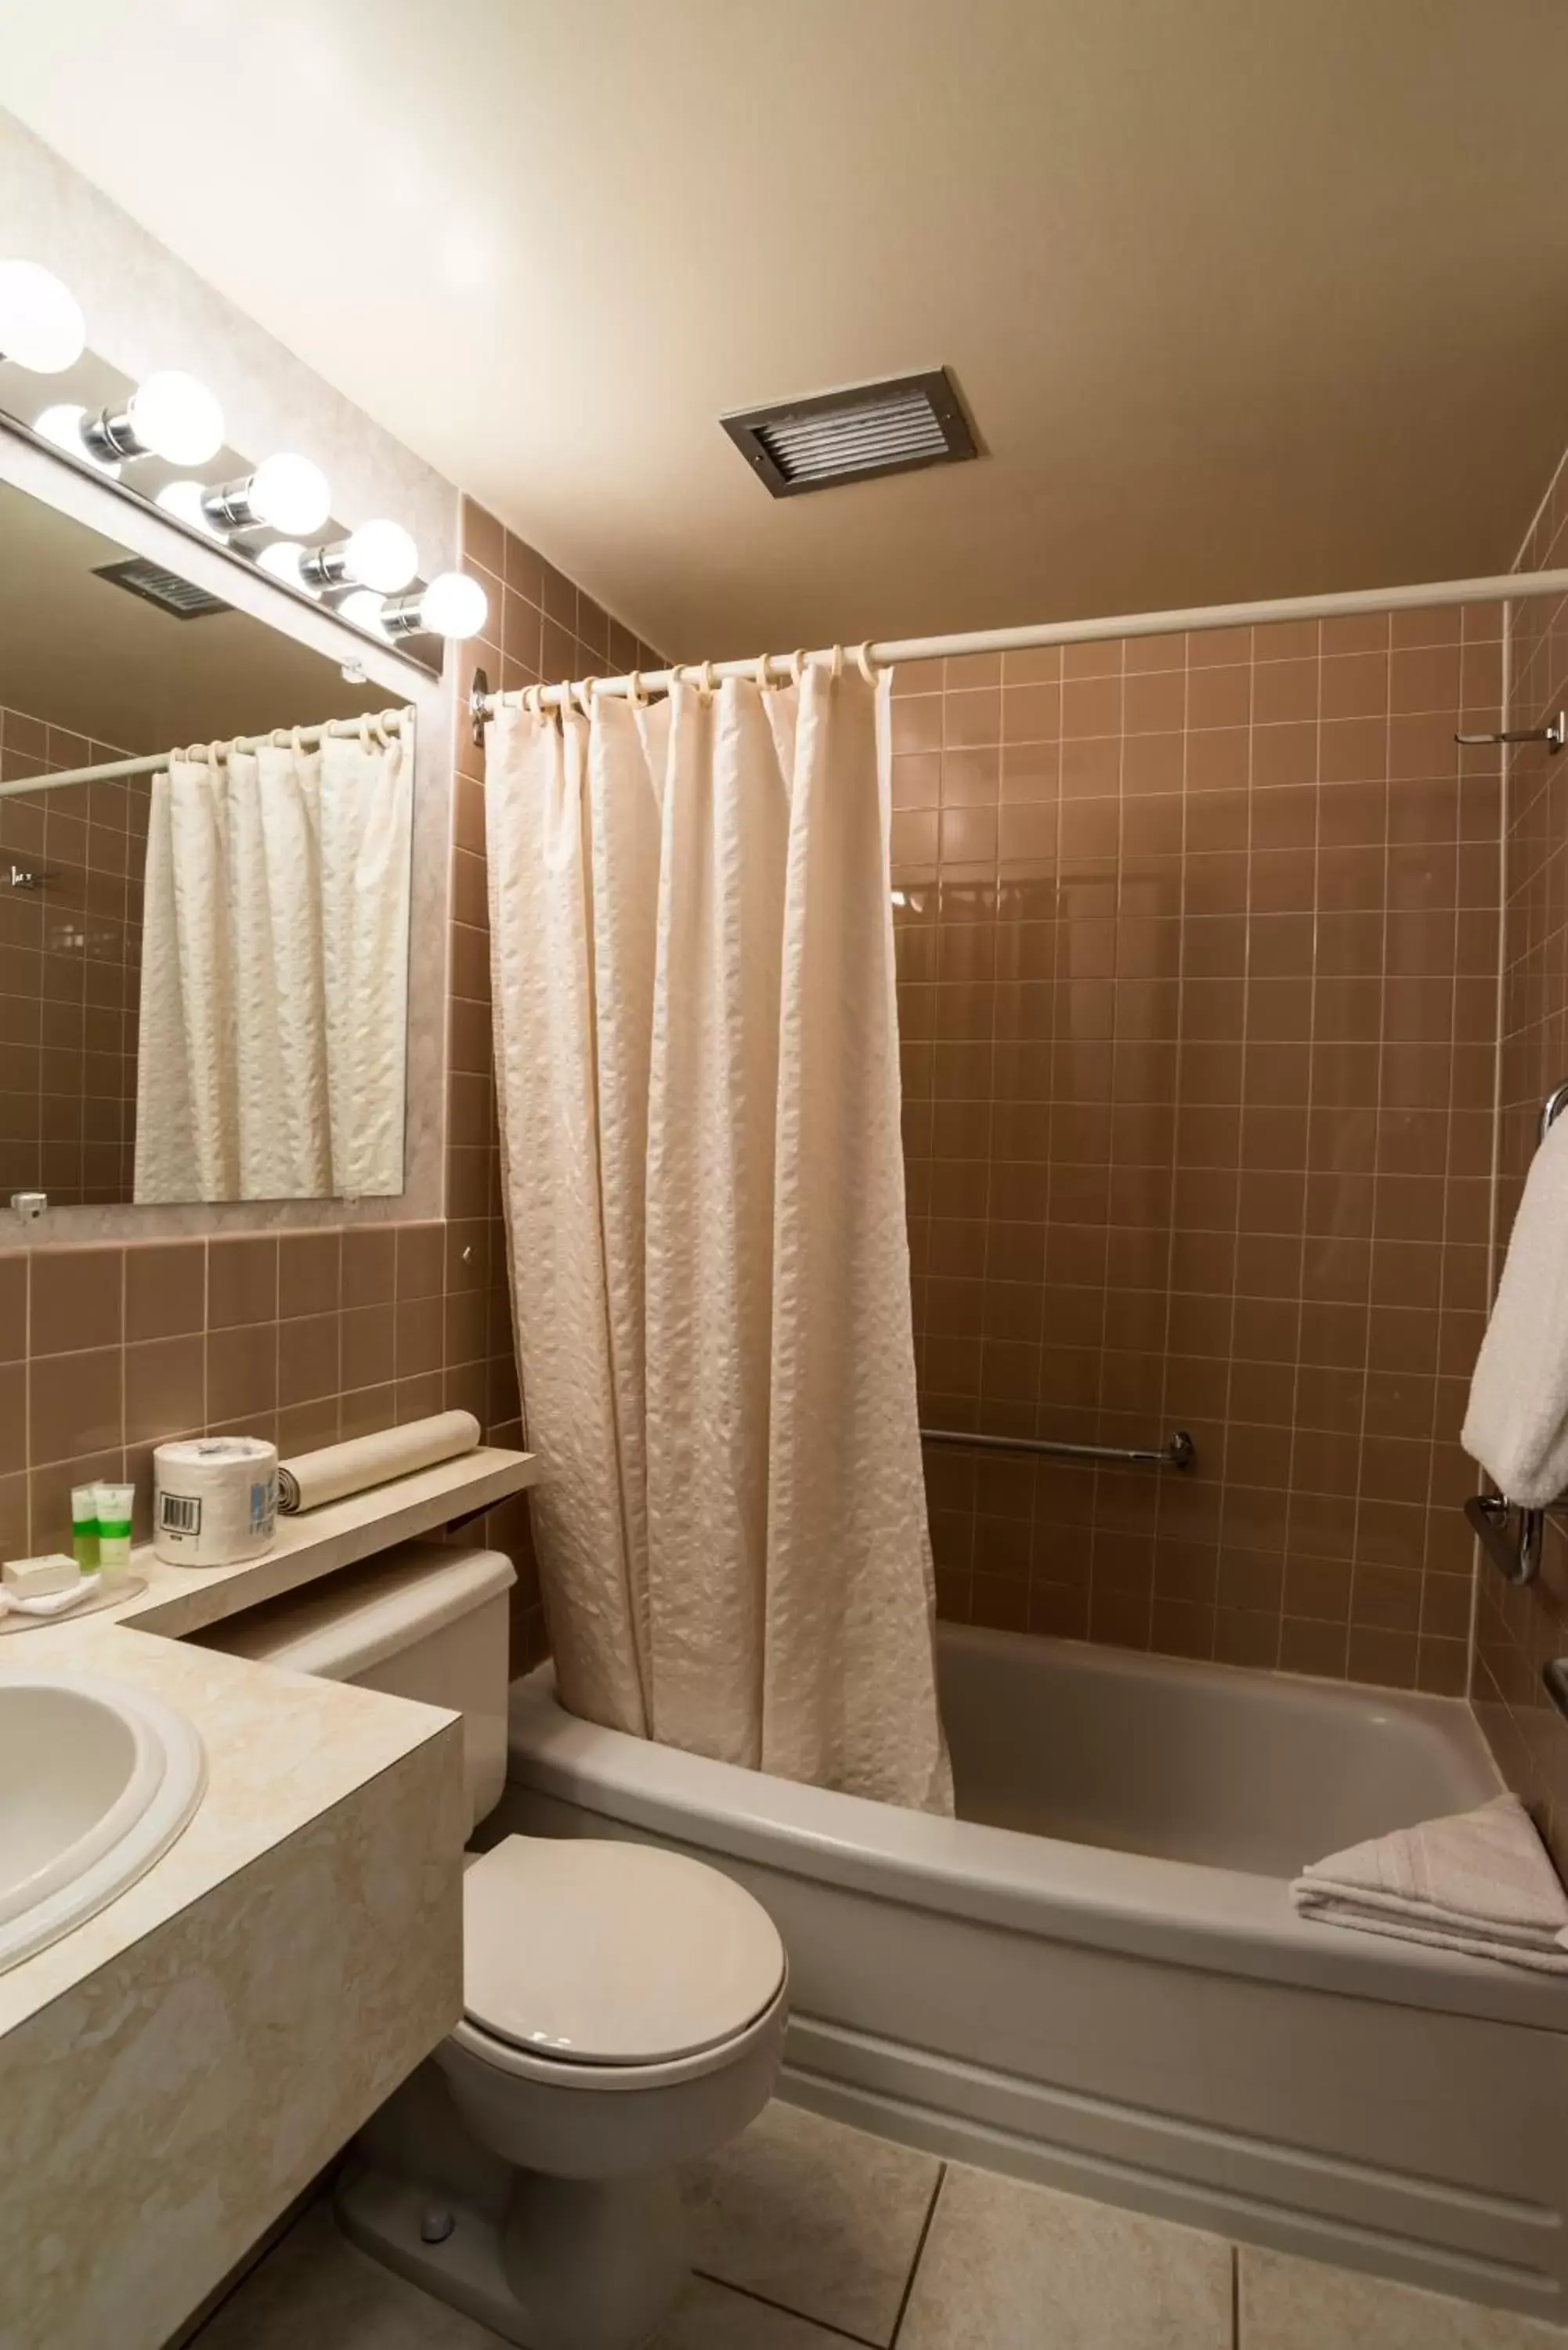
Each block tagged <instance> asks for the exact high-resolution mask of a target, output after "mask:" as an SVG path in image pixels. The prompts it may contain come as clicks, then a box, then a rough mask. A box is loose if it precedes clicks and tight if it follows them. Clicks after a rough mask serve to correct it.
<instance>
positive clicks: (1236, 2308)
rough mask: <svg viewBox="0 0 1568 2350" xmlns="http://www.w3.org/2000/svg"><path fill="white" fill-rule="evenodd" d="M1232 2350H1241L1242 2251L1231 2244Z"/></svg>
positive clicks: (1238, 2246)
mask: <svg viewBox="0 0 1568 2350" xmlns="http://www.w3.org/2000/svg"><path fill="white" fill-rule="evenodd" d="M1231 2350H1241V2247H1240V2245H1238V2244H1234V2243H1233V2244H1232V2245H1231Z"/></svg>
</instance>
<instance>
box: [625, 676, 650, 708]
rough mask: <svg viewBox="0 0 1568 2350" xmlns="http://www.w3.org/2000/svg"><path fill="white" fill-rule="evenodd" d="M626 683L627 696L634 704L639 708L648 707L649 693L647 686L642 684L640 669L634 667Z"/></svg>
mask: <svg viewBox="0 0 1568 2350" xmlns="http://www.w3.org/2000/svg"><path fill="white" fill-rule="evenodd" d="M627 685H628V690H629V691H628V698H629V700H630V701H631V702H632V703H633V704H634V706H635V707H636V708H637V709H639V710H646V709H647V708H648V702H649V693H648V688H647V686H646V685H644V683H643V681H642V671H640V670H639V669H634V670H633V671H632V672H631V674H630V676H629V677H628V680H627Z"/></svg>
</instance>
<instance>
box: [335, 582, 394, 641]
mask: <svg viewBox="0 0 1568 2350" xmlns="http://www.w3.org/2000/svg"><path fill="white" fill-rule="evenodd" d="M386 600H387V599H386V598H385V597H384V596H378V595H377V594H376V591H375V589H374V588H373V587H356V588H355V590H354V593H353V594H352V595H351V596H345V597H344V598H343V601H342V602H341V604H339V605H338V607H337V609H338V610H339V612H340V613H341V614H342V616H343V618H344V619H346V620H352V621H353V623H354V626H355V627H356V628H357V629H369V633H370V634H371V636H373V637H384V636H385V635H386V633H387V631H386V629H384V628H383V627H382V626H381V608H382V606H383V605H384V604H385V603H386Z"/></svg>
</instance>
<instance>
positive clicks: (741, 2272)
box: [192, 2105, 1568, 2350]
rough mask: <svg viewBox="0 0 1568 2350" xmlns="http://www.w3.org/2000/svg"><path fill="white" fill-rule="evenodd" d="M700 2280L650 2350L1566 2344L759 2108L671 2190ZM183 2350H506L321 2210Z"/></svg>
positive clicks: (790, 2109)
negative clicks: (684, 2216) (677, 2191)
mask: <svg viewBox="0 0 1568 2350" xmlns="http://www.w3.org/2000/svg"><path fill="white" fill-rule="evenodd" d="M686 2199H687V2204H688V2209H689V2214H690V2217H691V2223H692V2231H693V2244H694V2254H695V2259H696V2263H697V2269H698V2274H697V2275H696V2276H695V2277H694V2278H693V2280H692V2282H691V2287H690V2289H689V2291H688V2293H687V2294H686V2297H685V2299H684V2300H683V2301H682V2303H681V2304H680V2308H679V2310H678V2311H677V2312H676V2314H675V2315H674V2317H673V2318H672V2319H671V2320H670V2324H669V2325H668V2326H667V2327H666V2328H665V2331H664V2333H663V2334H661V2335H660V2337H659V2343H658V2345H655V2350H843V2345H845V2344H846V2342H847V2343H853V2344H857V2345H863V2350H1568V2333H1563V2332H1559V2331H1558V2329H1557V2328H1556V2327H1554V2326H1549V2325H1543V2324H1538V2323H1537V2322H1536V2321H1535V2320H1533V2319H1531V2318H1527V2317H1511V2316H1508V2315H1505V2314H1501V2313H1500V2312H1498V2311H1495V2310H1483V2309H1478V2308H1476V2307H1474V2306H1472V2304H1471V2303H1468V2302H1460V2301H1448V2300H1440V2299H1438V2297H1436V2296H1435V2295H1433V2294H1431V2293H1417V2292H1416V2291H1414V2290H1413V2289H1411V2288H1410V2287H1408V2286H1405V2285H1394V2284H1383V2283H1380V2282H1376V2280H1374V2279H1372V2278H1369V2277H1361V2276H1353V2275H1351V2274H1349V2273H1348V2272H1345V2271H1344V2270H1341V2269H1330V2268H1323V2267H1320V2266H1319V2265H1318V2264H1317V2263H1316V2262H1310V2261H1298V2260H1290V2259H1287V2258H1285V2257H1284V2256H1283V2255H1282V2254H1281V2253H1276V2252H1260V2251H1251V2249H1249V2248H1248V2247H1246V2246H1241V2247H1240V2248H1237V2247H1235V2246H1232V2245H1231V2244H1229V2243H1227V2242H1226V2241H1224V2240H1223V2238H1221V2237H1219V2236H1206V2235H1200V2234H1199V2233H1198V2232H1197V2230H1193V2229H1190V2228H1177V2227H1172V2226H1171V2225H1170V2224H1169V2223H1168V2221H1166V2220H1147V2219H1144V2218H1142V2217H1141V2216H1140V2215H1139V2214H1137V2212H1132V2211H1122V2210H1115V2209H1113V2208H1112V2207H1111V2206H1110V2205H1108V2204H1103V2203H1090V2202H1085V2201H1084V2200H1082V2199H1080V2198H1078V2197H1076V2196H1071V2195H1058V2194H1054V2193H1053V2192H1051V2191H1050V2190H1049V2189H1045V2188H1041V2187H1030V2186H1025V2185H1023V2183H1021V2182H1020V2181H1019V2180H1017V2179H1013V2178H999V2177H997V2176H996V2175H995V2174H994V2173H992V2172H991V2171H982V2170H970V2169H966V2168H962V2167H961V2165H959V2164H956V2163H950V2164H942V2163H940V2162H938V2161H937V2160H936V2159H935V2158H933V2157H932V2156H930V2155H925V2154H915V2153H911V2152H910V2151H909V2148H908V2147H898V2146H891V2145H888V2143H887V2142H886V2141H885V2140H883V2139H881V2138H876V2137H866V2136H865V2135H864V2134H863V2133H862V2132H860V2131H858V2130H849V2129H845V2128H843V2127H841V2126H840V2125H839V2124H837V2123H836V2122H828V2121H823V2120H821V2119H819V2118H818V2117H817V2116H815V2115H814V2114H807V2113H804V2112H802V2111H800V2110H799V2108H797V2107H795V2106H784V2105H774V2106H770V2108H769V2110H768V2111H767V2113H765V2114H764V2115H763V2117H762V2119H761V2120H760V2121H759V2122H757V2123H756V2124H755V2125H754V2126H753V2128H752V2129H750V2130H748V2131H747V2133H746V2135H745V2137H743V2138H742V2139H741V2140H740V2141H739V2142H738V2144H736V2145H735V2146H733V2147H731V2148H729V2150H728V2151H727V2152H726V2153H725V2154H723V2155H722V2156H721V2157H720V2158H718V2159H717V2160H716V2161H713V2162H711V2163H701V2164H698V2165H696V2166H694V2167H693V2168H692V2170H691V2172H690V2174H689V2175H688V2178H687V2180H686ZM192 2350H504V2345H501V2344H499V2343H498V2340H497V2337H496V2336H495V2335H494V2334H490V2333H487V2332H486V2330H485V2329H484V2328H483V2326H480V2325H474V2324H471V2323H470V2321H469V2320H468V2319H467V2318H463V2317H459V2316H457V2315H456V2314H454V2313H453V2312H452V2311H451V2310H449V2309H445V2308H443V2307H442V2306H441V2304H440V2303H437V2302H434V2301H431V2300H430V2299H428V2298H427V2296H426V2295H425V2294H424V2293H419V2292H416V2291H415V2289H414V2287H413V2286H412V2285H409V2284H405V2283H403V2282H402V2281H401V2280H400V2278H397V2277H394V2276H392V2275H391V2274H390V2273H389V2272H387V2271H386V2270H384V2269H381V2268H379V2267H378V2266H377V2265H376V2263H375V2262H373V2261H369V2260H367V2259H365V2258H364V2256H363V2255H362V2254H361V2253H359V2252H357V2251H354V2250H353V2249H352V2248H351V2247H350V2246H349V2245H348V2244H347V2243H346V2242H345V2241H343V2239H342V2237H340V2236H339V2235H338V2233H337V2229H336V2227H335V2226H334V2224H333V2220H332V2217H331V2213H330V2211H329V2210H328V2209H327V2206H326V2205H325V2204H317V2205H315V2206H314V2207H313V2208H312V2209H311V2210H309V2211H307V2212H306V2215H305V2217H304V2218H303V2219H302V2220H299V2221H298V2223H297V2224H296V2226H295V2227H294V2228H293V2229H291V2230H290V2231H289V2233H288V2234H287V2235H286V2237H285V2238H284V2239H283V2241H282V2242H281V2243H279V2244H278V2245H277V2246H276V2247H275V2249H274V2250H273V2251H271V2252H269V2253H268V2255H267V2257H266V2258H265V2260H264V2261H263V2262H261V2264H260V2266H259V2267H257V2268H256V2269H254V2270H253V2272H251V2274H250V2276H249V2277H247V2278H246V2280H245V2282H244V2283H243V2284H242V2285H241V2286H240V2288H239V2290H238V2291H237V2292H236V2293H234V2294H232V2295H231V2297H230V2298H229V2300H228V2301H226V2302H225V2303H224V2304H223V2307H222V2309H220V2310H219V2311H218V2313H217V2314H216V2315H215V2316H214V2317H213V2318H212V2319H210V2320H209V2322H208V2324H206V2325H205V2326H204V2327H203V2329H202V2333H201V2334H199V2335H198V2336H197V2337H196V2341H195V2343H194V2344H193V2345H192Z"/></svg>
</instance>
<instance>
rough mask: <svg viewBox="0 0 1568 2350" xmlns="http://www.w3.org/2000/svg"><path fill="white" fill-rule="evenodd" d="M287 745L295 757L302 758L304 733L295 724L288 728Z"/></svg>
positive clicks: (303, 753) (303, 754)
mask: <svg viewBox="0 0 1568 2350" xmlns="http://www.w3.org/2000/svg"><path fill="white" fill-rule="evenodd" d="M288 747H289V749H290V750H291V751H292V752H293V753H294V755H295V757H296V759H303V758H304V756H305V735H304V733H303V732H302V730H301V729H300V728H299V727H297V726H295V727H291V728H290V730H289V737H288Z"/></svg>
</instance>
